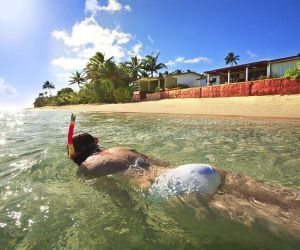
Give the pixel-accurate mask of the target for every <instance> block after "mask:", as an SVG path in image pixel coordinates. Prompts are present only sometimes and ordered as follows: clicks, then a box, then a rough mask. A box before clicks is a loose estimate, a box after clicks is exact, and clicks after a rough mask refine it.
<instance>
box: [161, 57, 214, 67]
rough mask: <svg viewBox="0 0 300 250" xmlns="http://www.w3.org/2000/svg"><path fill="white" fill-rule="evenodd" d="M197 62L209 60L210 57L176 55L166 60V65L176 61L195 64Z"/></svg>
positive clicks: (173, 63)
mask: <svg viewBox="0 0 300 250" xmlns="http://www.w3.org/2000/svg"><path fill="white" fill-rule="evenodd" d="M199 62H206V63H207V62H211V59H209V58H207V57H204V56H199V57H194V58H185V57H182V56H180V57H177V58H176V59H174V60H169V61H168V62H166V65H167V66H171V65H175V64H177V63H187V64H196V63H199Z"/></svg>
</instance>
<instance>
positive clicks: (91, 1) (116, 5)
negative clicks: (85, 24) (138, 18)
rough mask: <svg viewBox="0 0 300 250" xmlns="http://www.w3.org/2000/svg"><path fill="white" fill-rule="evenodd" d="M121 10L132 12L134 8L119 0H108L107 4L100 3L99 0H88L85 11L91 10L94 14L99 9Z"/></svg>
mask: <svg viewBox="0 0 300 250" xmlns="http://www.w3.org/2000/svg"><path fill="white" fill-rule="evenodd" d="M121 10H125V11H129V12H130V11H131V10H132V8H131V6H130V5H128V4H125V5H122V4H121V3H120V2H119V1H118V0H108V1H107V5H100V4H99V3H98V1H97V0H86V2H85V11H86V12H90V13H92V14H93V15H94V14H96V13H97V12H99V11H107V12H110V13H113V12H116V11H121Z"/></svg>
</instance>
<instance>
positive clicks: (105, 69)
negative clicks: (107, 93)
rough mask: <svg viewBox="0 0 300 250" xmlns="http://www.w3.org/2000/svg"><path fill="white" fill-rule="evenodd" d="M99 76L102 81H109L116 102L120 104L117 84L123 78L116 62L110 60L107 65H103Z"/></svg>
mask: <svg viewBox="0 0 300 250" xmlns="http://www.w3.org/2000/svg"><path fill="white" fill-rule="evenodd" d="M98 76H99V77H100V79H101V80H106V81H109V83H110V84H111V87H112V91H113V94H114V97H115V101H116V102H118V97H117V93H116V88H117V86H116V83H117V82H118V81H119V80H120V78H121V77H122V76H121V70H120V69H119V68H118V67H117V65H116V64H115V62H114V61H112V60H108V61H106V62H105V63H103V64H102V65H101V66H100V67H99V71H98Z"/></svg>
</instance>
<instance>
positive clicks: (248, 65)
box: [204, 53, 300, 74]
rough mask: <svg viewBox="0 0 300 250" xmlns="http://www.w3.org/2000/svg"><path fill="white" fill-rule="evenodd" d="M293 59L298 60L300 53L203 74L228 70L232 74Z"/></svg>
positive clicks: (213, 71)
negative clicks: (247, 68)
mask: <svg viewBox="0 0 300 250" xmlns="http://www.w3.org/2000/svg"><path fill="white" fill-rule="evenodd" d="M294 59H300V53H299V54H298V55H296V56H289V57H283V58H278V59H273V60H264V61H258V62H252V63H245V64H241V65H236V66H232V67H225V68H220V69H214V70H209V71H205V72H204V73H206V74H221V73H227V72H228V70H230V71H231V72H233V71H239V70H243V69H245V68H246V67H249V68H254V67H263V66H267V65H268V63H273V62H280V61H289V60H294Z"/></svg>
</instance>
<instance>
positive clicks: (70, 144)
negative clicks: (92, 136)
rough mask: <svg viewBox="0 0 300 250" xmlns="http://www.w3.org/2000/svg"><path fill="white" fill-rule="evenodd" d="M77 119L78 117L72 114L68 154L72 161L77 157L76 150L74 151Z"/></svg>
mask: <svg viewBox="0 0 300 250" xmlns="http://www.w3.org/2000/svg"><path fill="white" fill-rule="evenodd" d="M75 119H76V115H75V114H74V113H72V115H71V121H70V125H69V133H68V152H69V158H70V159H74V157H75V150H74V145H73V134H74V128H75Z"/></svg>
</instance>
